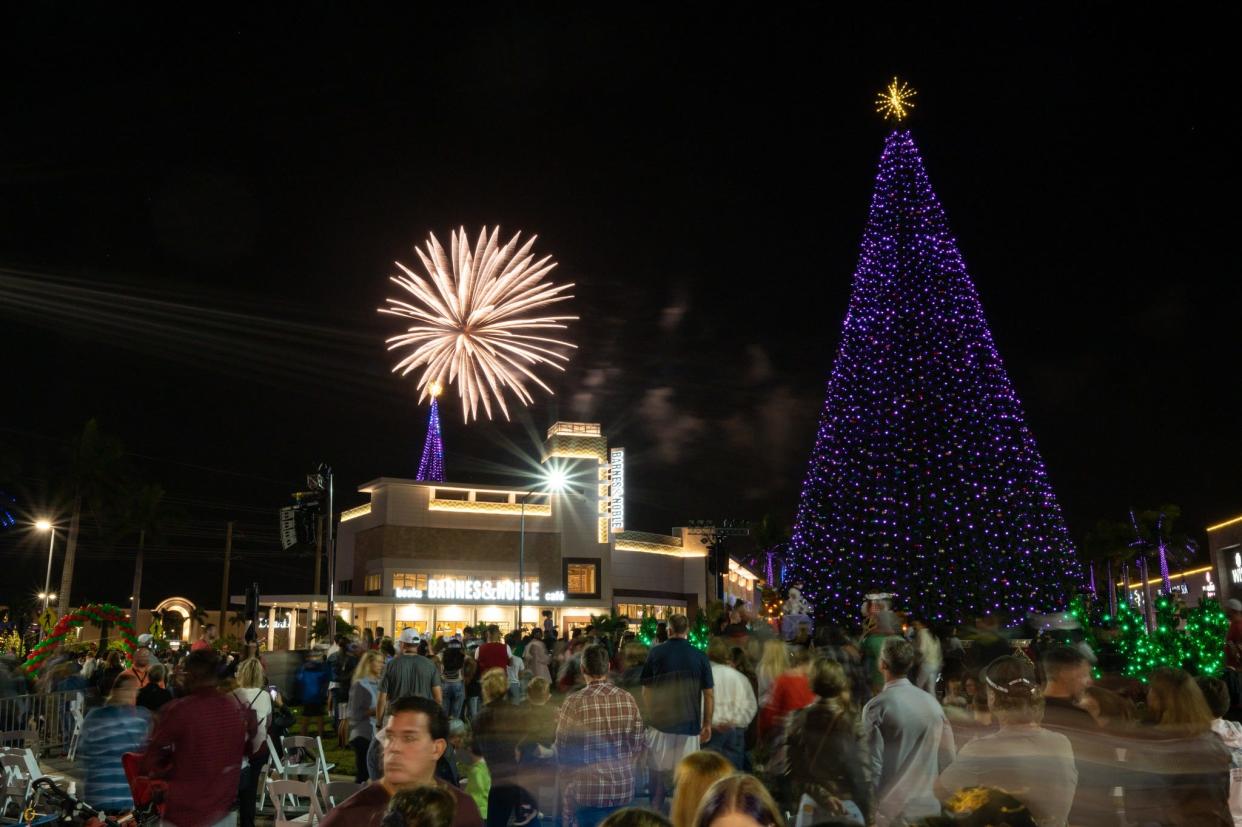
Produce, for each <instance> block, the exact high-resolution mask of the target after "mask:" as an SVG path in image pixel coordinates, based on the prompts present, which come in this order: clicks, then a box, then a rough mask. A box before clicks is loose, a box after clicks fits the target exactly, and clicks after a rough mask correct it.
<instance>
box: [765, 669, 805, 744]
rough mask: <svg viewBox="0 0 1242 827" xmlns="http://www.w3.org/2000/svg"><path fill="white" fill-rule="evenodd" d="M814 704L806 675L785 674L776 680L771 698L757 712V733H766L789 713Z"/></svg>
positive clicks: (799, 673) (797, 673)
mask: <svg viewBox="0 0 1242 827" xmlns="http://www.w3.org/2000/svg"><path fill="white" fill-rule="evenodd" d="M813 703H815V693H814V692H812V691H811V684H810V682H809V681H808V680H807V679H806V675H803V674H802V673H801V672H786V673H785V674H783V675H781V676H780V677H779V678H777V679H776V683H775V684H773V685H772V697H771V699H770V700H769V701H768V704H767V706H765V707H764V708H763V709H762V710H761V711H760V712H759V731H760V732H761V733H763V732H768V731H769V730H770V729H771V728H772V727H773V726H775V725H777V724H779V723H780V722H781V721H782V720H783V719H784V718H785V716H786V715H788V714H789V713H790V712H795V711H797V710H799V709H801V708H802V707H804V706H810V705H811V704H813Z"/></svg>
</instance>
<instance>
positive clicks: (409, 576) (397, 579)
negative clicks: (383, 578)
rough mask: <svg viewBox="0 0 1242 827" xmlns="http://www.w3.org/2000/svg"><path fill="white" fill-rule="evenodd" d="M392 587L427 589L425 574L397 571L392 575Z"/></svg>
mask: <svg viewBox="0 0 1242 827" xmlns="http://www.w3.org/2000/svg"><path fill="white" fill-rule="evenodd" d="M392 587H393V588H394V589H422V590H423V591H427V575H425V574H415V573H414V572H410V571H399V572H396V573H395V574H393V576H392Z"/></svg>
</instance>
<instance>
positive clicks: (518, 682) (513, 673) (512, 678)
mask: <svg viewBox="0 0 1242 827" xmlns="http://www.w3.org/2000/svg"><path fill="white" fill-rule="evenodd" d="M521 641H522V636H521V634H520V633H519V632H511V633H510V634H509V638H508V639H507V640H506V641H505V648H506V650H507V651H508V652H509V666H508V668H507V669H506V670H505V672H506V673H507V675H508V677H509V700H510V701H512V702H513V703H515V704H516V703H521V702H522V696H523V694H524V693H523V692H522V670H523V669H524V668H526V664H525V663H523V661H522V658H521V656H519V655H517V654H516V653H515V652H514V651H513V647H514V646H517V645H518V644H519V643H521Z"/></svg>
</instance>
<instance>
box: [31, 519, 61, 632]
mask: <svg viewBox="0 0 1242 827" xmlns="http://www.w3.org/2000/svg"><path fill="white" fill-rule="evenodd" d="M35 528H37V529H39V531H50V532H51V533H52V536H51V539H50V540H49V542H48V544H47V578H46V579H45V580H44V581H43V594H41V595H39V597H42V598H43V611H45V612H46V611H47V604H48V601H49V600H51V599H52V594H51V592H52V552H53V551H54V550H55V548H56V526H54V525H52V522H51V521H50V520H39V521H38V522H36V523H35Z"/></svg>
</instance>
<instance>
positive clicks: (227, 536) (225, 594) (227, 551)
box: [218, 520, 233, 636]
mask: <svg viewBox="0 0 1242 827" xmlns="http://www.w3.org/2000/svg"><path fill="white" fill-rule="evenodd" d="M232 554H233V521H232V520H229V522H228V527H227V528H226V529H225V532H224V582H223V583H221V584H220V626H219V627H218V628H219V629H220V635H221V636H223V635H224V629H225V624H226V623H228V611H229V557H230V556H232Z"/></svg>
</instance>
